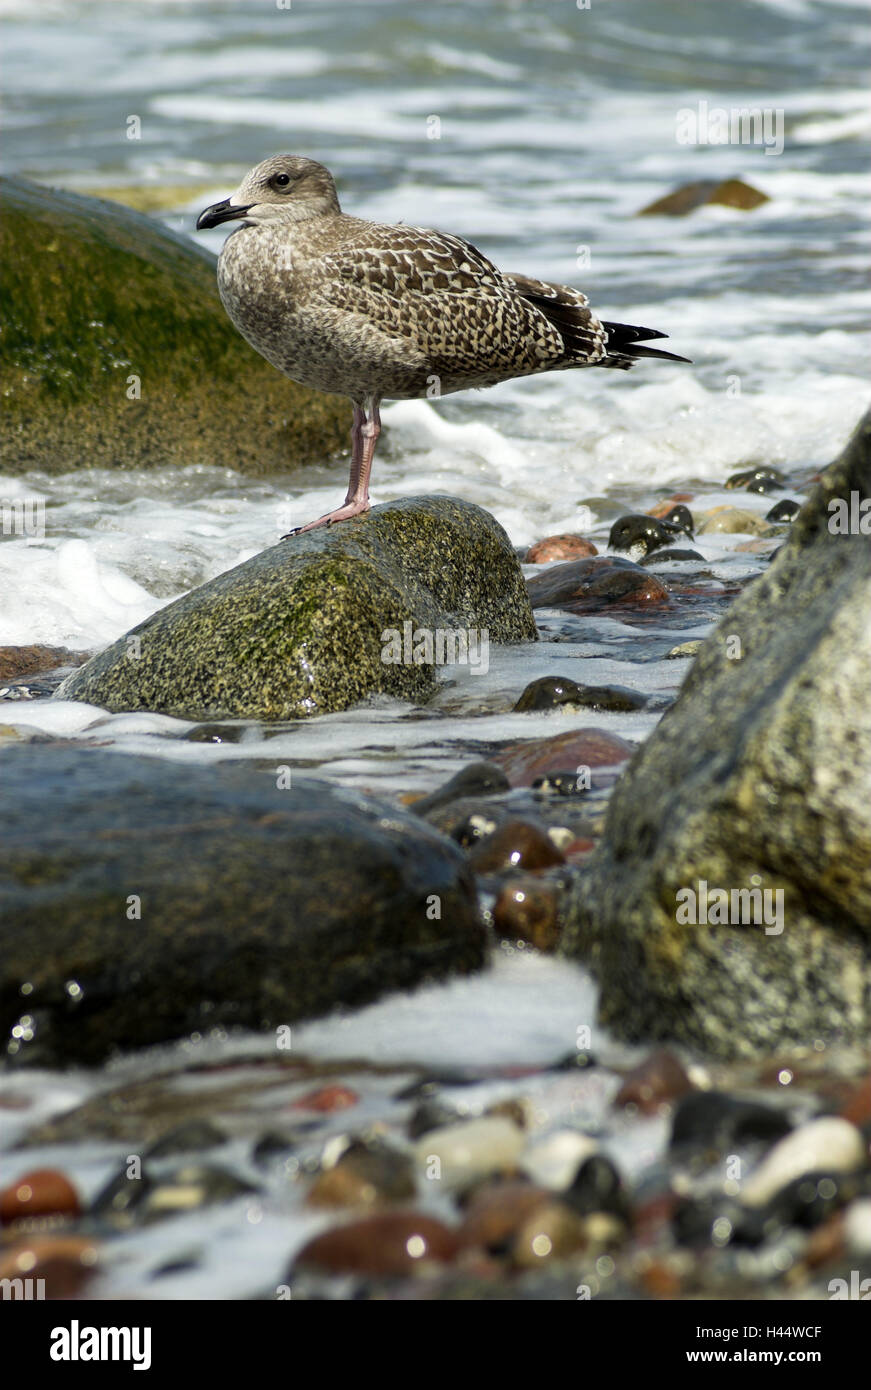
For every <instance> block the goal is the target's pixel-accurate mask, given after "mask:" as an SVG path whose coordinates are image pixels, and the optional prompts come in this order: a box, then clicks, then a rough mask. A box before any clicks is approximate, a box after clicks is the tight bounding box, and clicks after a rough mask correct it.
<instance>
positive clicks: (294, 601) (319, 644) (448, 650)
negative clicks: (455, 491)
mask: <svg viewBox="0 0 871 1390" xmlns="http://www.w3.org/2000/svg"><path fill="white" fill-rule="evenodd" d="M485 632H486V634H487V638H486V640H487V641H488V642H492V643H496V642H519V641H523V640H525V639H530V640H535V637H536V629H535V622H534V619H533V616H532V612H531V610H530V606H529V599H528V598H527V594H526V589H525V586H524V583H523V576H522V574H521V570H520V565H519V562H518V560H517V557H516V555H515V554H514V551H513V550H512V548H511V544H510V542H509V540H508V537H507V536H506V534H505V532H504V531H503V530H502V527H501V526H500V525H499V524H498V522H496V521H495V520H494V519H493V517H491V516H490V515H489V514H488V513H487V512H485V511H483V509H482V508H480V507H476V506H473V505H472V504H471V503H469V502H460V501H458V500H456V499H455V498H450V497H406V498H403V499H402V500H401V501H398V502H389V503H385V504H384V505H383V506H380V507H373V509H372V510H371V511H370V512H368V513H367V514H366V515H365V516H361V517H355V518H354V519H353V520H352V521H347V522H342V524H341V525H339V526H330V527H323V528H321V529H320V530H317V531H310V532H308V533H306V534H305V535H300V536H293V537H291V538H290V539H288V540H285V541H282V542H281V544H279V545H275V546H272V547H271V548H270V549H269V550H264V551H263V552H262V553H261V554H259V555H255V556H254V557H253V558H252V559H250V560H246V561H245V562H244V564H241V565H238V566H237V567H236V568H235V569H232V570H228V571H227V572H226V573H224V574H220V575H218V577H217V578H216V579H212V580H210V581H209V582H208V583H207V584H203V585H201V586H200V587H199V588H198V589H194V590H193V591H192V592H191V593H189V594H184V595H183V596H182V597H181V598H179V599H176V600H175V602H174V603H170V604H168V605H167V607H165V608H161V609H160V610H159V611H158V612H157V613H154V614H153V615H152V616H151V617H150V618H147V619H146V620H145V622H143V623H140V624H139V625H138V626H137V627H135V628H133V629H132V630H131V632H129V633H127V634H126V635H125V636H124V637H122V638H120V639H119V640H118V641H117V642H114V643H113V644H112V645H111V646H110V647H108V648H107V649H106V650H105V651H103V652H100V653H99V655H98V656H95V657H93V658H92V659H91V660H90V661H89V662H87V663H86V664H85V665H84V666H83V667H81V668H80V669H79V670H78V671H76V672H74V673H73V675H72V676H70V677H68V678H67V680H65V681H64V683H63V685H62V686H61V687H60V689H59V691H58V695H59V697H60V698H62V699H69V700H85V701H87V702H88V703H90V704H95V705H100V706H102V707H104V708H106V709H109V710H113V711H117V710H139V709H148V710H157V711H160V712H161V713H163V714H171V715H177V716H179V717H181V718H189V719H205V720H214V719H224V718H228V717H229V718H233V717H235V718H241V719H292V718H299V717H301V716H304V715H309V714H326V713H329V712H331V711H336V710H342V709H347V708H348V706H349V705H353V704H355V703H357V702H358V701H360V700H363V699H365V698H366V697H367V696H370V695H374V694H383V695H391V696H394V697H395V698H397V699H401V700H415V701H425V700H427V699H429V698H430V696H431V695H432V694H433V693H434V692H435V690H436V688H437V684H438V682H437V671H438V670H440V669H442V667H443V666H444V664H445V662H450V661H451V660H453V661H454V662H455V663H458V662H460V661H465V663H466V664H465V666H464V669H466V670H468V669H470V667H472V666H473V663H475V662H477V663H479V664H480V662H481V660H482V654H483V650H484V649H483V646H482V643H483V640H484V638H483V634H484V633H485ZM440 663H441V664H440Z"/></svg>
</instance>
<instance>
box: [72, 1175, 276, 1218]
mask: <svg viewBox="0 0 871 1390" xmlns="http://www.w3.org/2000/svg"><path fill="white" fill-rule="evenodd" d="M141 1172H142V1175H141V1176H140V1177H130V1176H128V1173H127V1170H126V1168H125V1169H122V1170H121V1172H120V1173H118V1174H117V1176H116V1177H114V1178H112V1179H111V1180H110V1181H109V1182H108V1183H107V1184H106V1186H105V1187H104V1188H103V1189H102V1190H101V1191H100V1192H99V1193H98V1194H97V1196H96V1197H95V1198H94V1201H93V1202H92V1204H91V1209H90V1214H91V1216H92V1217H95V1218H97V1219H98V1220H99V1221H101V1222H106V1223H108V1224H109V1225H111V1226H115V1227H117V1228H118V1229H120V1230H129V1229H131V1228H132V1227H135V1226H148V1225H151V1224H152V1223H154V1222H155V1221H163V1220H165V1219H166V1218H167V1217H170V1216H182V1215H185V1214H186V1213H190V1212H192V1211H200V1210H201V1209H202V1208H203V1207H208V1206H214V1205H215V1204H216V1203H220V1202H229V1201H232V1200H233V1199H234V1198H235V1197H241V1196H244V1195H245V1194H246V1193H252V1194H253V1193H256V1192H257V1190H258V1189H257V1188H256V1187H254V1186H252V1184H251V1183H249V1182H246V1181H245V1180H244V1179H243V1178H239V1177H237V1176H236V1174H235V1173H231V1172H230V1171H229V1170H228V1169H226V1168H220V1167H218V1166H217V1165H216V1164H206V1163H189V1164H185V1165H182V1166H181V1167H178V1168H176V1169H174V1170H172V1171H171V1172H165V1171H163V1172H161V1173H160V1175H159V1176H158V1175H156V1174H154V1173H151V1172H147V1171H146V1170H145V1169H144V1168H143V1169H142V1170H141Z"/></svg>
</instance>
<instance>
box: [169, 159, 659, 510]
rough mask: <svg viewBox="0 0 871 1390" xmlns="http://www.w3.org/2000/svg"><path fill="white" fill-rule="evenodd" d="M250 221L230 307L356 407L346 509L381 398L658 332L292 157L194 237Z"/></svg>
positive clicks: (532, 366)
mask: <svg viewBox="0 0 871 1390" xmlns="http://www.w3.org/2000/svg"><path fill="white" fill-rule="evenodd" d="M235 220H238V221H241V223H242V225H241V227H239V228H238V229H237V230H236V231H234V233H233V235H232V236H230V237H228V238H227V241H226V242H225V244H224V248H223V250H222V252H221V256H220V259H219V261H218V288H219V291H220V294H221V299H222V301H223V303H224V307H225V308H226V310H227V313H228V314H229V316H230V318H231V319H232V321H233V323H234V324H235V325H236V327H237V328H238V330H239V332H240V333H241V334H242V335H243V337H245V338H246V339H247V340H248V342H249V343H250V344H251V345H252V347H254V348H256V349H257V351H258V352H259V353H261V354H262V355H263V356H264V357H265V358H266V359H267V360H268V361H269V362H271V363H272V364H273V365H274V366H275V367H278V369H279V370H280V371H282V372H284V373H286V375H287V376H289V377H291V378H292V379H293V380H294V381H298V382H301V383H302V384H303V385H306V386H313V387H316V388H317V389H318V390H321V391H330V392H334V393H337V394H339V395H343V396H348V397H350V399H351V400H352V401H353V403H354V424H353V427H352V433H351V439H352V446H353V447H352V457H351V480H350V485H349V488H348V495H347V498H346V499H345V504H344V506H343V507H340V508H339V509H338V510H337V511H335V512H330V513H328V514H327V515H326V516H323V517H319V518H318V520H317V521H314V522H310V523H309V524H308V526H303V527H300V528H299V529H300V530H303V531H307V530H310V529H311V528H313V527H315V526H322V525H326V524H328V523H329V522H331V521H341V520H344V519H345V518H347V517H350V516H355V515H357V514H358V513H359V512H362V511H365V510H366V509H367V507H368V505H369V490H368V482H369V474H370V471H371V466H372V458H373V455H374V452H375V442H376V440H377V438H378V433H379V431H380V417H379V414H378V407H379V404H380V402H381V401H382V400H384V399H385V398H387V399H392V400H397V399H398V400H404V399H415V398H417V397H426V396H428V397H430V398H432V397H434V396H441V395H448V394H449V393H451V392H453V391H464V390H468V389H469V388H472V387H482V386H494V385H495V384H496V383H497V382H500V381H508V380H510V379H511V378H513V377H520V376H532V375H537V374H538V373H540V372H550V371H563V370H567V369H569V368H575V367H591V366H602V367H619V368H626V367H629V366H631V365H632V362H633V361H634V360H635V359H636V358H637V357H641V356H645V357H663V358H668V359H669V360H671V361H678V362H683V361H685V360H686V359H685V358H681V357H674V356H673V355H672V354H671V353H667V352H661V351H660V350H658V349H656V348H646V347H642V346H639V345H638V340H639V339H641V338H661V337H663V336H664V334H662V333H656V332H654V331H653V330H650V329H644V328H634V327H630V326H628V325H625V324H608V323H602V322H601V321H600V320H599V319H598V318H597V317H596V315H595V314H594V313H593V311H592V310H591V309H590V308H589V305H588V303H587V299H586V297H585V296H584V295H583V294H581V292H580V290H575V289H572V288H571V287H569V286H567V285H551V284H547V283H546V282H544V281H541V280H533V279H530V278H529V277H528V276H525V275H509V274H505V273H503V272H502V271H500V270H498V269H497V268H496V266H494V265H493V264H492V262H490V261H488V260H487V257H486V256H484V255H482V254H481V252H480V251H479V250H477V248H476V247H474V246H472V245H471V244H470V243H469V242H467V241H463V240H462V239H461V238H460V237H455V236H451V235H449V234H448V233H446V232H436V231H429V230H426V229H424V228H419V227H406V226H402V225H399V226H387V225H382V224H379V223H377V222H366V221H363V220H362V219H361V218H359V217H349V216H347V215H346V214H345V213H343V212H342V211H341V209H340V207H339V201H338V198H337V197H336V190H335V185H334V183H333V179H332V176H331V174H330V172H329V170H327V169H325V168H324V167H323V165H321V164H316V163H315V162H314V161H313V160H310V159H302V158H300V157H298V156H296V155H275V156H273V157H272V158H271V159H267V160H264V162H263V163H262V164H258V166H257V167H256V169H253V170H252V171H251V173H250V174H248V175H247V177H246V178H245V179H243V181H242V183H241V184H240V186H239V188H238V189H237V191H236V192H235V193H234V194H232V196H231V197H230V198H228V199H226V200H225V201H224V202H222V203H215V204H214V205H213V206H212V207H210V208H207V209H206V210H205V212H203V213H202V215H201V216H200V218H199V220H198V222H197V226H198V227H213V226H217V225H219V224H220V223H223V222H228V221H235Z"/></svg>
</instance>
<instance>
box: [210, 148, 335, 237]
mask: <svg viewBox="0 0 871 1390" xmlns="http://www.w3.org/2000/svg"><path fill="white" fill-rule="evenodd" d="M338 211H339V200H338V198H337V197H336V185H335V184H334V183H333V176H332V174H331V173H330V171H329V169H325V168H324V166H323V164H316V163H315V161H314V160H313V159H303V158H302V157H301V156H300V155H296V154H274V155H273V156H272V158H271V159H264V161H263V163H262V164H258V165H257V167H256V168H255V169H252V170H251V172H250V174H246V175H245V177H244V179H243V180H242V182H241V183H240V184H239V187H238V188H237V189H236V192H235V193H231V194H230V196H229V198H225V199H224V201H223V202H222V203H213V204H212V206H211V207H209V208H206V209H205V211H204V212H201V213H200V215H199V217H198V218H197V229H198V230H201V229H202V228H203V227H217V226H218V225H219V224H220V223H221V222H233V221H244V222H245V223H247V224H249V225H253V226H260V225H262V224H264V223H266V222H302V221H305V220H306V219H307V218H309V217H324V216H326V215H329V214H330V213H336V212H338Z"/></svg>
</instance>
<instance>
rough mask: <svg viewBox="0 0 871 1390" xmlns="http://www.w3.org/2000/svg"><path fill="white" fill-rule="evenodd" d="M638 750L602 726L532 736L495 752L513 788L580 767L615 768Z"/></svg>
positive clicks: (575, 770) (573, 770)
mask: <svg viewBox="0 0 871 1390" xmlns="http://www.w3.org/2000/svg"><path fill="white" fill-rule="evenodd" d="M634 752H635V749H634V748H633V746H632V744H631V743H627V742H626V740H625V739H624V738H620V737H619V736H618V735H617V734H608V733H605V731H604V730H603V729H591V728H585V729H570V730H569V731H568V732H567V733H564V734H554V735H553V736H552V737H550V738H530V739H526V740H525V741H524V742H523V743H517V744H514V745H513V746H512V747H510V748H503V749H502V750H501V752H499V753H496V754H494V757H493V762H494V763H498V765H499V766H500V767H501V768H502V770H503V772H504V773H505V774H506V776H507V777H508V780H509V782H510V783H511V785H512V787H531V786H532V784H533V782H534V781H535V780H536V778H538V777H547V776H549V775H551V774H553V773H555V772H577V769H578V768H582V767H583V768H586V769H591V768H596V767H613V766H614V765H615V764H617V763H624V762H626V760H627V758H631V756H632V754H633V753H634Z"/></svg>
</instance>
